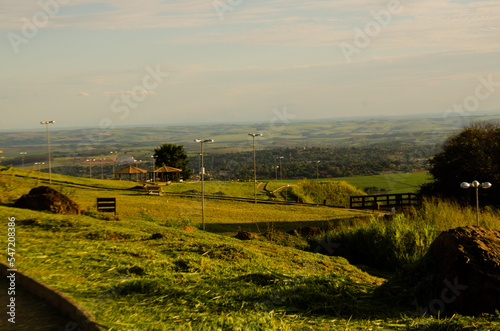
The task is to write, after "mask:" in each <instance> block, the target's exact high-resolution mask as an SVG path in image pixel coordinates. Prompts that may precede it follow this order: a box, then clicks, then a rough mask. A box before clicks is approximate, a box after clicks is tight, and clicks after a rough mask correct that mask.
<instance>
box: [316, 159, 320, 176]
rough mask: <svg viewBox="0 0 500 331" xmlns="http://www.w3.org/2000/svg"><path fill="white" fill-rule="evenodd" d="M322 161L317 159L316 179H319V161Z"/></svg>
mask: <svg viewBox="0 0 500 331" xmlns="http://www.w3.org/2000/svg"><path fill="white" fill-rule="evenodd" d="M320 162H321V161H316V180H318V179H319V163H320Z"/></svg>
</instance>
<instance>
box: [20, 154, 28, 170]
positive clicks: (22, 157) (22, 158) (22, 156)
mask: <svg viewBox="0 0 500 331" xmlns="http://www.w3.org/2000/svg"><path fill="white" fill-rule="evenodd" d="M19 154H21V160H22V161H21V162H22V167H23V168H24V156H25V155H26V154H28V152H20V153H19Z"/></svg>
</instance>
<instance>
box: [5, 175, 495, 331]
mask: <svg viewBox="0 0 500 331" xmlns="http://www.w3.org/2000/svg"><path fill="white" fill-rule="evenodd" d="M0 176H1V177H0V182H1V183H2V185H3V188H5V189H6V191H3V192H5V193H4V195H3V204H1V205H0V218H2V219H4V220H7V219H8V218H9V217H15V218H16V267H17V268H18V269H19V270H21V271H23V272H25V273H27V274H28V275H30V276H32V277H34V278H36V279H38V280H40V281H42V282H44V283H46V284H48V285H50V286H53V287H54V288H56V289H58V290H60V291H61V292H63V293H65V294H67V295H69V296H70V297H72V298H74V299H75V300H76V301H77V302H79V303H80V304H82V306H83V307H85V308H86V309H88V310H89V311H90V312H91V313H92V314H93V315H94V316H95V317H96V319H97V321H98V322H99V323H100V324H101V325H103V326H105V327H106V328H107V329H109V330H186V329H188V330H189V329H192V330H338V329H339V330H372V329H381V330H382V329H383V330H401V329H414V330H417V329H418V328H419V327H422V326H423V325H426V326H427V327H428V330H446V329H450V330H452V329H460V328H461V327H464V326H466V325H471V323H474V327H475V328H477V329H495V328H496V329H498V328H500V325H499V323H498V317H496V319H495V318H493V317H482V318H474V319H471V318H467V317H461V316H454V317H453V318H451V319H450V318H448V319H439V320H434V319H429V318H424V319H417V318H412V317H409V316H411V314H412V313H413V311H412V310H411V309H408V308H407V307H399V306H397V305H395V303H394V302H390V300H386V299H384V298H380V297H378V296H377V295H375V291H376V289H377V288H379V286H380V285H381V284H382V283H383V282H384V281H385V279H384V278H379V277H375V276H372V275H370V274H368V273H366V272H363V271H362V270H360V269H359V268H357V267H355V266H353V265H351V264H350V263H348V261H347V260H346V259H344V258H342V257H334V256H326V255H321V254H315V253H313V252H307V251H303V250H298V249H294V248H291V247H284V246H282V245H275V244H273V243H271V242H266V241H259V240H253V241H240V240H237V239H235V238H231V237H228V236H223V235H220V234H217V233H211V232H203V231H199V230H195V231H194V232H190V231H187V230H185V229H183V228H182V227H180V226H182V225H185V224H195V225H196V224H197V223H199V219H200V212H201V211H200V201H199V199H197V198H195V199H193V198H180V197H171V196H170V197H169V196H163V197H158V196H149V195H147V194H146V193H145V192H144V191H134V190H129V189H127V188H130V186H133V183H128V184H127V185H128V186H125V185H124V184H123V183H120V184H117V183H115V182H109V185H110V187H107V186H106V183H105V182H101V181H96V180H92V181H86V182H85V183H80V182H79V183H76V182H71V180H72V179H71V178H69V177H66V178H62V179H61V182H62V181H66V182H67V183H66V184H57V185H55V186H54V187H55V188H56V189H58V188H62V189H63V191H66V193H69V194H70V195H71V197H72V198H73V199H74V200H75V201H76V202H78V203H79V204H80V206H82V207H83V208H88V209H90V210H93V208H94V207H93V206H94V204H95V197H96V196H115V197H117V198H118V206H119V207H118V208H119V221H111V220H108V219H107V218H104V217H102V218H95V217H90V216H87V215H80V216H65V215H54V214H49V213H45V212H38V211H31V210H26V209H18V208H13V207H12V206H11V205H10V204H9V203H10V202H12V201H13V199H15V198H16V197H18V196H20V194H24V193H27V192H28V191H29V190H30V188H31V187H33V186H35V185H38V184H40V182H38V180H37V178H33V177H23V172H22V171H19V170H17V169H13V170H10V172H9V171H3V172H1V173H0ZM75 180H76V179H75ZM78 180H80V179H78ZM114 185H118V187H117V186H114ZM121 185H124V186H121ZM206 212H207V226H216V227H219V228H217V229H214V230H213V231H217V232H224V231H228V229H230V226H231V224H240V226H244V225H245V224H248V225H249V226H254V224H258V223H262V224H266V225H267V224H281V225H283V224H292V223H297V224H299V223H300V222H311V221H322V222H327V221H329V220H332V219H338V218H342V217H347V218H350V217H353V216H356V215H355V214H348V213H346V214H344V213H345V212H347V211H346V210H337V209H333V208H327V207H297V206H273V205H264V204H257V205H256V204H253V203H247V202H229V201H217V200H207V211H206ZM93 215H96V214H93ZM339 226H340V225H339ZM6 227H7V222H1V223H0V232H2V233H6V232H7V229H6ZM342 227H343V226H342ZM232 230H235V229H234V228H233V229H232ZM229 232H230V231H229ZM158 234H161V236H159V235H158ZM153 235H155V236H153ZM3 238H4V239H2V242H3V245H5V246H4V247H6V241H5V240H6V239H5V236H4V237H3ZM153 238H159V239H153ZM0 254H1V255H2V256H3V258H2V259H3V260H4V261H5V260H6V252H5V250H3V251H2V252H1V253H0Z"/></svg>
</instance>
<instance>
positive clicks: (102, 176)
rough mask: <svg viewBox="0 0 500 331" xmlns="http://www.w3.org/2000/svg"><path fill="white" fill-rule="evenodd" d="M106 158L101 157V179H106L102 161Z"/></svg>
mask: <svg viewBox="0 0 500 331" xmlns="http://www.w3.org/2000/svg"><path fill="white" fill-rule="evenodd" d="M103 160H104V159H103V158H100V159H99V161H100V162H101V179H104V169H103V166H102V161H103Z"/></svg>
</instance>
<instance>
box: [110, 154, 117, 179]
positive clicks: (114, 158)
mask: <svg viewBox="0 0 500 331" xmlns="http://www.w3.org/2000/svg"><path fill="white" fill-rule="evenodd" d="M117 153H118V151H115V152H113V151H111V152H109V154H117ZM117 156H118V155H115V156H114V157H113V178H116V175H115V162H116V157H117Z"/></svg>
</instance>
